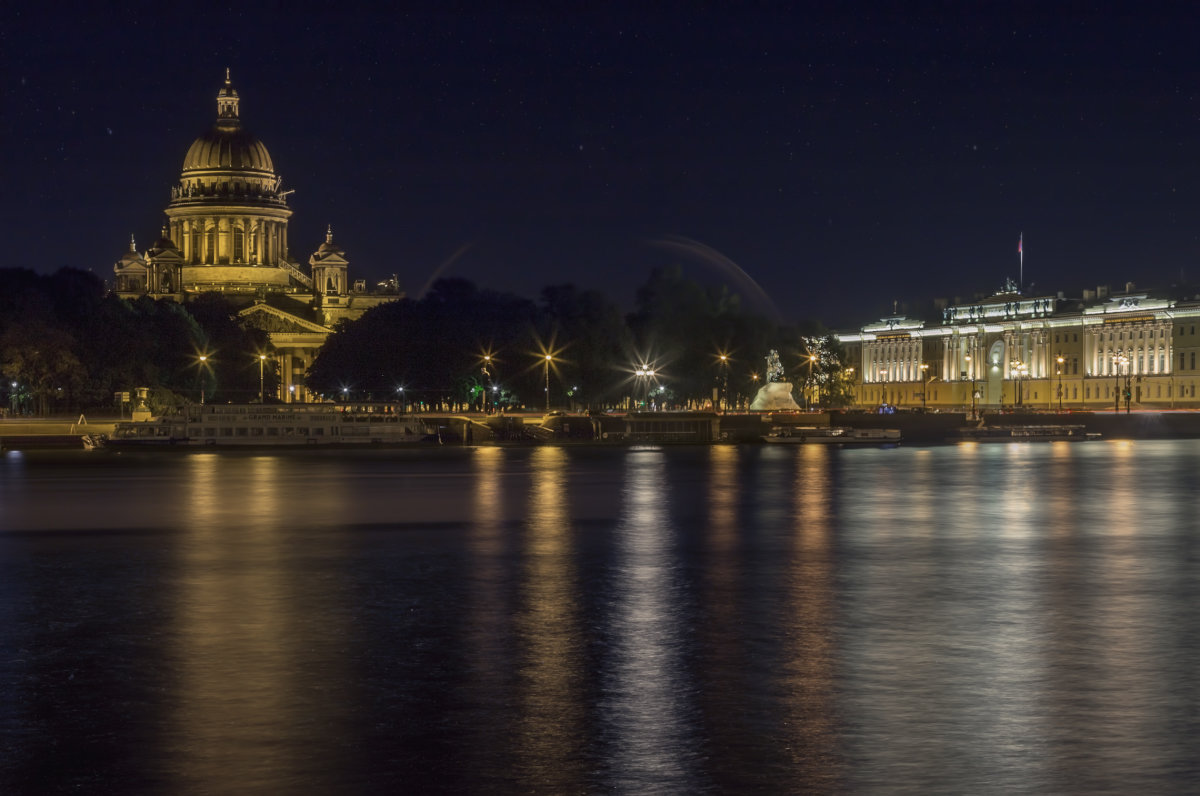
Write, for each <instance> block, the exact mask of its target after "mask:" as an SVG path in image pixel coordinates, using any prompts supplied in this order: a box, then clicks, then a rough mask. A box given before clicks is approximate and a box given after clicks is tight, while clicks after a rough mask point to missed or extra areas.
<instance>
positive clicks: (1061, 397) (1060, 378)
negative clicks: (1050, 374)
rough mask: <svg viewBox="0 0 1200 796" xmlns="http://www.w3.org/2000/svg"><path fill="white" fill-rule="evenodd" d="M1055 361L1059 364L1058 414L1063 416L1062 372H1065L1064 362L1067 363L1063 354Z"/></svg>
mask: <svg viewBox="0 0 1200 796" xmlns="http://www.w3.org/2000/svg"><path fill="white" fill-rule="evenodd" d="M1054 361H1055V362H1057V363H1058V413H1059V414H1060V415H1061V414H1062V399H1063V388H1062V372H1063V362H1065V361H1066V360H1064V359H1063V355H1062V354H1059V355H1058V356H1057V357H1056V358H1055V360H1054Z"/></svg>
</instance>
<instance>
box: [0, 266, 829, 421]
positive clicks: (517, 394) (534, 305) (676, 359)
mask: <svg viewBox="0 0 1200 796" xmlns="http://www.w3.org/2000/svg"><path fill="white" fill-rule="evenodd" d="M250 300H252V299H246V300H244V301H243V305H244V303H245V302H246V301H250ZM239 309H241V305H238V304H237V303H235V302H233V301H231V300H230V299H228V298H226V297H224V296H222V295H220V294H216V293H209V294H204V295H201V296H200V297H198V298H196V299H194V300H192V301H190V302H189V303H187V304H185V305H180V304H176V303H174V302H170V301H156V300H153V299H150V298H145V297H143V298H140V299H137V300H135V301H126V300H123V299H120V298H118V297H116V296H115V295H113V294H111V293H109V292H108V291H107V290H106V288H105V286H104V284H103V282H101V280H100V279H98V278H97V277H96V276H95V275H93V274H90V273H87V272H84V271H79V270H74V269H63V270H60V271H58V272H57V273H55V274H52V275H49V276H46V275H39V274H35V273H34V272H32V271H29V270H25V269H0V371H2V372H3V374H4V377H5V378H4V381H3V383H2V385H0V400H2V401H3V402H2V403H0V407H2V408H3V409H5V410H6V411H10V412H17V413H33V414H49V413H71V412H77V411H85V410H88V409H94V408H98V407H103V408H112V407H113V406H114V394H118V393H122V392H132V391H134V390H135V389H136V388H139V387H146V388H149V390H150V394H151V402H150V403H151V409H153V410H155V411H157V412H161V411H166V410H170V409H172V408H175V407H176V406H178V405H179V404H181V403H184V402H189V401H190V402H195V401H198V400H200V398H201V394H202V393H203V396H204V400H207V401H214V402H226V401H232V402H236V403H244V402H249V401H254V400H257V399H258V394H259V355H260V354H263V353H267V354H268V355H269V354H270V343H269V339H268V337H267V334H266V333H265V332H263V331H260V330H257V329H248V328H245V327H243V326H242V325H241V324H239V323H238V319H237V311H238V310H239ZM771 349H776V350H778V351H779V352H780V355H781V356H782V358H783V362H784V365H785V367H786V368H787V371H788V376H789V378H790V380H791V381H792V382H793V383H794V384H796V385H797V400H800V401H801V402H805V401H806V400H815V401H819V402H820V403H821V404H825V405H837V404H840V403H844V402H845V401H846V399H847V397H848V395H849V380H848V379H847V378H846V377H845V376H846V373H847V371H846V370H845V369H844V368H843V363H842V361H841V357H840V354H839V353H838V351H837V349H836V346H834V345H833V343H832V339H831V338H829V337H828V336H826V335H824V334H823V333H821V332H820V330H819V329H815V328H808V329H804V328H800V327H796V326H786V325H780V324H777V323H775V322H773V321H771V320H769V319H766V318H763V317H761V316H760V315H757V314H754V313H751V312H747V311H745V310H744V309H743V308H742V306H741V302H740V300H739V298H738V296H736V295H734V294H731V293H729V292H728V291H727V290H725V289H724V288H713V287H707V286H704V285H701V284H699V283H697V282H694V281H691V280H688V279H686V278H684V277H683V275H682V273H681V271H680V270H679V269H677V268H674V269H663V270H659V271H655V272H654V273H653V274H652V275H651V276H650V278H649V279H648V280H647V282H646V283H645V284H644V285H642V286H641V288H640V289H639V290H638V292H637V299H636V306H635V308H634V310H633V312H631V313H629V314H628V315H626V314H624V313H623V312H622V311H621V309H620V308H619V307H618V306H617V305H616V304H614V303H613V302H612V301H611V300H610V299H609V298H607V297H606V296H605V295H604V294H602V293H600V292H599V291H595V290H582V289H580V288H577V287H575V286H574V285H569V284H568V285H552V286H549V287H546V288H545V289H543V290H542V293H541V295H540V297H539V298H538V300H536V301H530V300H528V299H525V298H521V297H518V296H514V295H511V294H507V293H500V292H496V291H491V290H481V289H479V288H477V287H476V286H475V285H474V284H472V283H470V282H468V281H466V280H462V279H445V280H441V281H439V282H437V283H436V284H435V285H434V287H433V289H432V290H431V291H430V292H429V293H428V294H427V295H426V296H425V297H424V298H422V299H420V300H414V299H402V300H400V301H396V302H391V303H388V304H383V305H380V306H379V307H376V308H375V309H373V310H371V311H370V312H368V313H366V314H365V315H364V316H363V317H362V318H360V319H359V320H357V321H353V322H346V323H343V324H341V325H340V326H339V327H338V328H337V329H336V331H335V332H334V334H332V335H331V336H330V337H329V340H328V342H327V343H326V344H325V346H324V347H323V348H322V349H321V352H320V354H319V356H318V357H317V359H316V361H315V362H314V363H313V366H312V368H311V369H310V372H309V373H308V377H307V382H308V386H309V387H310V388H311V389H312V390H313V391H315V392H317V393H318V394H321V395H323V396H324V397H325V398H326V399H329V400H341V399H351V398H352V399H354V400H364V399H370V400H378V401H404V402H405V403H410V404H412V403H420V404H424V405H426V406H429V407H441V408H460V409H462V408H468V407H473V408H477V409H480V408H485V407H487V408H492V407H512V408H516V407H526V408H530V409H540V408H543V407H545V406H550V407H555V408H577V409H582V408H593V409H599V408H611V407H627V406H630V405H631V404H633V405H638V404H647V405H652V406H659V407H691V408H699V407H704V406H710V405H712V404H713V402H714V399H717V400H722V401H725V402H726V403H728V404H731V405H739V404H741V405H744V404H745V403H746V402H748V400H749V399H750V398H752V397H753V395H754V392H755V390H756V389H757V388H758V387H759V386H761V381H756V380H755V378H754V376H758V377H759V379H761V378H762V374H763V370H764V368H763V357H764V356H765V355H766V354H767V352H768V351H769V350H771ZM722 356H723V357H724V359H722ZM202 357H203V360H202ZM547 357H549V359H547ZM639 370H641V371H642V375H638V371H639ZM264 375H265V384H264V387H265V393H266V395H268V396H270V395H272V394H274V392H275V389H276V386H277V384H278V375H277V373H276V368H275V360H274V359H273V358H269V359H268V360H267V366H266V369H265V374H264ZM805 386H811V390H809V391H808V392H803V393H802V391H803V389H804V387H805ZM547 388H548V390H547Z"/></svg>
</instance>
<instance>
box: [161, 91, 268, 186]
mask: <svg viewBox="0 0 1200 796" xmlns="http://www.w3.org/2000/svg"><path fill="white" fill-rule="evenodd" d="M195 171H204V172H212V171H222V172H229V171H238V172H245V171H250V172H260V174H259V176H263V175H264V174H270V175H273V174H274V173H275V164H274V163H273V162H272V161H271V155H270V153H268V152H267V148H266V146H264V145H263V142H262V141H259V140H258V138H256V137H255V136H254V135H253V134H252V133H250V131H248V130H246V129H245V128H243V127H242V120H241V119H240V118H238V93H237V91H235V90H234V88H233V84H232V82H231V81H230V79H229V70H228V69H226V70H225V85H224V86H222V87H221V90H220V91H219V92H217V121H216V124H214V125H213V126H212V128H211V129H209V130H208V131H207V132H205V133H203V134H202V135H200V136H199V137H198V138H197V139H196V140H195V141H193V142H192V145H191V147H189V148H188V151H187V155H186V156H185V157H184V159H183V176H184V177H187V176H188V172H195Z"/></svg>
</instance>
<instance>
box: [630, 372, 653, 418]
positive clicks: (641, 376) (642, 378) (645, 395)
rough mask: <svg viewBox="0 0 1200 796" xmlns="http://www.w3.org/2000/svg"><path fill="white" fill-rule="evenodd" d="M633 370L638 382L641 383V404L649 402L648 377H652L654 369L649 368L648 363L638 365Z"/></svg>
mask: <svg viewBox="0 0 1200 796" xmlns="http://www.w3.org/2000/svg"><path fill="white" fill-rule="evenodd" d="M633 372H634V375H636V376H637V377H638V381H639V383H640V384H641V385H642V389H641V393H642V403H643V404H645V403H649V401H650V379H652V378H654V369H653V368H651V367H650V366H649V365H638V366H637V368H636V369H635V370H634V371H633ZM635 408H636V407H635Z"/></svg>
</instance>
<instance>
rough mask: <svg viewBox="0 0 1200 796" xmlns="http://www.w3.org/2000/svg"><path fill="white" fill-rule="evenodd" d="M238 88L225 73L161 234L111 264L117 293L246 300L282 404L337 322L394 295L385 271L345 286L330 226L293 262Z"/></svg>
mask: <svg viewBox="0 0 1200 796" xmlns="http://www.w3.org/2000/svg"><path fill="white" fill-rule="evenodd" d="M238 104H239V98H238V93H237V91H236V90H235V89H234V88H233V84H232V82H231V80H230V77H229V70H226V71H225V84H224V85H223V86H222V87H221V89H220V91H218V92H217V120H216V122H215V123H214V124H213V126H212V128H211V129H209V130H208V131H207V132H205V133H203V134H201V135H200V136H199V137H198V138H197V139H196V140H195V141H193V142H192V145H191V147H189V148H188V151H187V155H186V156H185V157H184V159H183V172H182V174H181V175H180V179H179V184H178V185H176V186H175V187H174V188H172V189H171V201H170V203H169V204H168V205H167V208H166V222H165V223H164V225H163V228H162V233H161V236H160V237H159V239H158V240H156V241H155V242H154V243H153V244H151V246H150V247H149V248H148V249H147V250H146V251H145V252H139V251H138V250H137V246H136V244H135V242H134V241H133V240H131V241H130V244H129V251H127V252H126V253H125V255H124V256H123V257H121V259H120V260H118V261H117V263H116V264H115V265H114V266H113V272H114V276H115V286H116V293H117V294H118V295H120V296H122V297H123V298H137V297H139V296H143V295H148V296H150V297H152V298H157V299H165V300H173V301H180V302H185V301H187V300H188V299H189V298H192V297H195V296H197V295H199V294H201V293H205V292H210V291H215V292H218V293H221V294H222V295H225V296H227V297H229V298H231V299H234V300H235V301H236V300H237V299H239V298H241V299H243V300H244V302H245V303H246V305H247V306H246V308H245V309H243V310H242V311H241V313H240V315H241V319H242V322H243V323H244V324H246V325H247V326H252V327H255V328H260V329H263V330H265V331H267V332H268V333H270V337H271V342H272V344H273V345H274V347H275V349H276V356H277V357H278V358H279V360H280V374H281V380H282V384H281V390H280V392H281V395H280V396H279V397H280V398H282V399H283V400H303V399H304V398H305V392H304V387H303V375H304V371H305V370H306V369H307V367H308V366H309V365H310V364H311V362H312V358H313V356H315V354H316V351H317V349H319V348H320V347H321V345H322V344H324V342H325V338H326V337H327V336H328V335H329V334H330V333H331V332H332V331H333V329H332V327H333V325H334V324H335V323H337V322H338V321H339V320H343V319H350V320H352V319H355V318H358V317H359V316H361V315H362V314H363V313H364V312H366V311H367V310H368V309H370V308H371V307H374V306H377V305H379V304H382V303H384V302H388V301H395V300H397V299H399V298H402V296H403V294H402V293H401V292H400V289H399V284H398V281H397V279H396V278H395V277H394V276H393V277H392V279H390V280H388V281H387V282H384V283H382V284H380V285H379V286H377V287H376V288H375V289H374V290H368V289H367V286H366V283H365V281H364V280H358V281H357V282H354V283H351V282H350V278H349V262H348V260H347V259H346V252H345V251H344V250H343V249H342V248H341V247H340V246H338V245H337V244H336V243H334V240H333V230H332V228H330V229H328V230H327V231H326V234H325V241H324V242H323V243H321V244H320V246H319V247H318V248H317V250H316V251H315V252H313V253H312V255H311V256H310V257H309V258H308V269H307V270H305V269H303V268H302V267H301V265H300V263H298V262H297V261H296V259H295V258H294V257H293V256H292V254H291V252H290V251H289V249H288V219H289V218H290V217H291V215H292V211H291V209H290V208H289V207H288V203H287V197H288V195H289V194H291V193H292V191H290V190H283V189H282V180H281V178H280V177H279V176H278V175H277V174H276V173H275V164H274V162H273V161H272V160H271V155H270V153H269V152H267V148H266V146H264V145H263V143H262V141H260V140H258V138H256V137H255V136H254V135H252V134H251V133H250V132H249V131H248V130H247V129H246V128H245V127H243V126H242V120H241V115H240V111H239V107H238Z"/></svg>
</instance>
